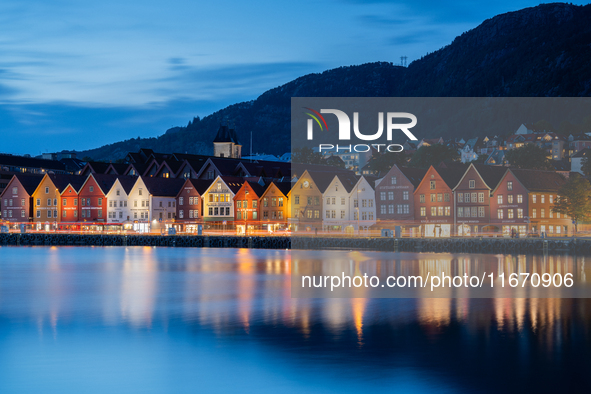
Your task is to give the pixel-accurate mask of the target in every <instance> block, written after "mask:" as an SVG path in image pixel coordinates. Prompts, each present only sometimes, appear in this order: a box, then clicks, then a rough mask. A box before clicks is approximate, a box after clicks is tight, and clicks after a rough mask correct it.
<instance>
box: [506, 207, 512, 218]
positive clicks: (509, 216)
mask: <svg viewBox="0 0 591 394" xmlns="http://www.w3.org/2000/svg"><path fill="white" fill-rule="evenodd" d="M507 219H513V210H512V209H507Z"/></svg>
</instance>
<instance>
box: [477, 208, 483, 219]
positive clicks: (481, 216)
mask: <svg viewBox="0 0 591 394" xmlns="http://www.w3.org/2000/svg"><path fill="white" fill-rule="evenodd" d="M478 217H479V218H483V217H484V207H478Z"/></svg>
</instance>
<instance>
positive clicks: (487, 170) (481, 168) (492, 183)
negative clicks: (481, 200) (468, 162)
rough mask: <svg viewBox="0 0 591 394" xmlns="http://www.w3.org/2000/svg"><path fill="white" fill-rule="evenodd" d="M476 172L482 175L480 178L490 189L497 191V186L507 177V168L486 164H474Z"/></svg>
mask: <svg viewBox="0 0 591 394" xmlns="http://www.w3.org/2000/svg"><path fill="white" fill-rule="evenodd" d="M472 165H473V166H474V168H475V169H476V171H478V173H479V174H480V177H481V178H482V180H483V181H484V183H486V185H487V186H488V187H489V189H491V190H494V189H496V187H497V185H498V184H499V182H501V180H502V179H503V176H505V173H506V172H507V168H506V167H496V166H489V165H486V164H472Z"/></svg>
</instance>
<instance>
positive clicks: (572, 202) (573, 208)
mask: <svg viewBox="0 0 591 394" xmlns="http://www.w3.org/2000/svg"><path fill="white" fill-rule="evenodd" d="M590 196H591V184H589V181H588V180H587V179H585V178H583V177H582V176H580V175H574V174H573V175H571V176H570V177H569V178H568V181H567V182H566V183H565V184H564V185H563V186H562V187H561V188H560V190H558V198H557V199H556V202H555V203H554V205H553V207H552V210H553V211H554V212H558V213H561V214H563V215H566V216H569V217H570V218H572V219H573V220H574V221H575V233H576V232H577V225H578V222H579V221H587V220H589V219H591V198H590Z"/></svg>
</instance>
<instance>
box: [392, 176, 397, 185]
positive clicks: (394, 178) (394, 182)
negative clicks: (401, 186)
mask: <svg viewBox="0 0 591 394" xmlns="http://www.w3.org/2000/svg"><path fill="white" fill-rule="evenodd" d="M391 181H392V184H393V185H395V184H396V177H395V176H393V177H392V179H391Z"/></svg>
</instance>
